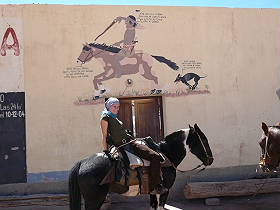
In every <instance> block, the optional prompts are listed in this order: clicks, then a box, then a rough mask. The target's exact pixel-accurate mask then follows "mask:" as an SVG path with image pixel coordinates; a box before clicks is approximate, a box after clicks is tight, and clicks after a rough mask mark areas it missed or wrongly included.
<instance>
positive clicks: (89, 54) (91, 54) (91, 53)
mask: <svg viewBox="0 0 280 210" xmlns="http://www.w3.org/2000/svg"><path fill="white" fill-rule="evenodd" d="M87 47H88V46H87ZM110 47H112V45H109V46H107V47H106V48H104V49H100V51H99V52H97V53H95V54H93V50H92V47H91V46H89V47H88V48H90V49H89V51H90V52H89V53H88V55H87V56H86V58H85V59H84V61H81V60H80V61H81V62H82V64H84V63H86V62H87V61H88V60H89V59H90V56H91V57H95V56H96V55H99V54H100V53H102V52H104V51H106V49H108V48H110ZM86 51H87V50H86Z"/></svg>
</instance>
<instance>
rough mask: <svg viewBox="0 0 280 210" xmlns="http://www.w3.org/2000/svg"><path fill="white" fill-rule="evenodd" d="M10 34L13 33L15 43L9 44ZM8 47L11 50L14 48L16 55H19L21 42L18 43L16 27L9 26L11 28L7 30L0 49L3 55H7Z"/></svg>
mask: <svg viewBox="0 0 280 210" xmlns="http://www.w3.org/2000/svg"><path fill="white" fill-rule="evenodd" d="M10 34H11V35H12V37H13V40H14V43H13V44H12V45H9V44H8V43H7V39H8V36H9V35H10ZM8 49H9V50H10V49H12V50H14V51H15V52H14V55H15V56H19V54H20V51H19V44H18V39H17V35H16V33H15V31H14V29H13V28H11V27H9V28H8V29H7V31H6V33H5V34H4V37H3V41H2V44H1V50H0V51H1V55H2V56H6V51H7V50H8Z"/></svg>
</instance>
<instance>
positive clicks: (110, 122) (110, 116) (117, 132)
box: [101, 97, 167, 194]
mask: <svg viewBox="0 0 280 210" xmlns="http://www.w3.org/2000/svg"><path fill="white" fill-rule="evenodd" d="M119 109H120V102H119V100H118V99H117V98H113V97H111V98H109V99H108V100H107V101H106V102H105V110H104V111H103V112H102V114H101V130H102V136H103V138H102V143H103V149H104V150H105V151H107V150H108V149H109V144H112V145H114V146H117V147H119V146H122V145H123V144H124V143H126V142H129V141H131V140H132V139H133V137H132V136H131V135H130V134H128V132H127V131H126V130H125V128H124V126H123V123H122V122H121V121H120V120H119V119H118V118H117V115H118V112H119ZM129 147H130V149H132V151H133V153H134V154H135V155H137V156H139V157H140V158H143V159H145V160H148V161H150V169H151V171H150V193H151V194H162V193H163V192H165V191H166V190H167V189H166V188H164V187H163V186H162V185H161V178H160V155H159V154H158V153H157V152H155V151H154V150H152V149H150V148H149V147H148V146H146V145H143V144H137V143H135V142H134V141H133V142H131V143H130V144H129ZM124 149H127V147H126V146H125V147H124Z"/></svg>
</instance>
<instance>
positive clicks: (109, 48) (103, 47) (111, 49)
mask: <svg viewBox="0 0 280 210" xmlns="http://www.w3.org/2000/svg"><path fill="white" fill-rule="evenodd" d="M89 46H91V47H95V48H98V49H100V50H105V51H108V52H112V53H118V52H119V51H120V50H121V49H120V48H118V47H114V46H111V45H107V44H105V43H103V44H99V43H90V44H89Z"/></svg>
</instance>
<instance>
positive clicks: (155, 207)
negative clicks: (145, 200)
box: [150, 195, 158, 210]
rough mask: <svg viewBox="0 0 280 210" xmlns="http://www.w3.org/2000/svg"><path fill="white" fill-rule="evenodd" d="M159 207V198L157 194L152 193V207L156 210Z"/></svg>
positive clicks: (152, 209)
mask: <svg viewBox="0 0 280 210" xmlns="http://www.w3.org/2000/svg"><path fill="white" fill-rule="evenodd" d="M157 207H158V200H157V196H156V195H150V209H151V210H154V209H157Z"/></svg>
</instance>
